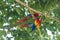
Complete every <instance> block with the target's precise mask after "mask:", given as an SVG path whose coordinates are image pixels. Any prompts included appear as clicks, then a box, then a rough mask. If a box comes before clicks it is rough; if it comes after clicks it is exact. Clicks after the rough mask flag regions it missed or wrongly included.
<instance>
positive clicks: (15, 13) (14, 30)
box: [0, 0, 60, 40]
mask: <svg viewBox="0 0 60 40" xmlns="http://www.w3.org/2000/svg"><path fill="white" fill-rule="evenodd" d="M20 1H22V2H23V3H26V1H25V0H20ZM27 2H28V5H29V7H31V8H32V9H35V10H37V11H40V12H42V14H44V15H43V16H42V20H43V21H42V23H41V28H40V31H41V36H42V38H40V36H39V33H40V32H39V31H38V30H37V29H36V30H34V31H33V32H31V27H26V28H19V26H20V25H21V24H18V23H16V22H17V20H20V19H22V18H24V17H26V14H28V13H32V12H33V11H32V12H30V10H28V8H26V7H25V6H23V5H21V4H19V3H18V2H16V0H0V40H5V38H6V37H7V39H6V40H10V38H11V37H8V36H7V34H10V33H11V35H12V38H14V40H60V0H27ZM25 13H26V14H25ZM45 14H46V15H45ZM47 16H49V17H47ZM33 22H34V20H33V18H31V19H29V20H27V21H26V22H24V23H22V24H25V23H33Z"/></svg>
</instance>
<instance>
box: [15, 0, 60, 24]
mask: <svg viewBox="0 0 60 40" xmlns="http://www.w3.org/2000/svg"><path fill="white" fill-rule="evenodd" d="M16 2H17V3H19V4H21V5H23V6H25V7H27V8H28V9H29V10H31V11H33V12H36V13H40V14H42V12H40V11H37V10H35V9H33V8H31V7H29V6H28V5H26V4H25V3H23V2H22V1H20V0H16ZM42 15H44V16H46V17H48V18H50V19H53V20H55V21H56V22H59V23H60V21H59V19H57V18H56V17H51V16H50V15H49V14H48V13H46V14H42Z"/></svg>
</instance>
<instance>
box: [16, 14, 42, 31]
mask: <svg viewBox="0 0 60 40" xmlns="http://www.w3.org/2000/svg"><path fill="white" fill-rule="evenodd" d="M33 16H34V23H32V24H23V25H21V26H20V28H24V27H28V26H31V27H32V31H33V30H35V29H36V27H37V28H40V26H41V22H42V18H41V17H40V18H38V16H41V14H38V13H35V14H33ZM33 16H32V14H29V15H27V17H24V18H22V19H21V20H19V21H17V22H18V23H23V22H25V21H27V20H28V19H29V18H32V17H33Z"/></svg>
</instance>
